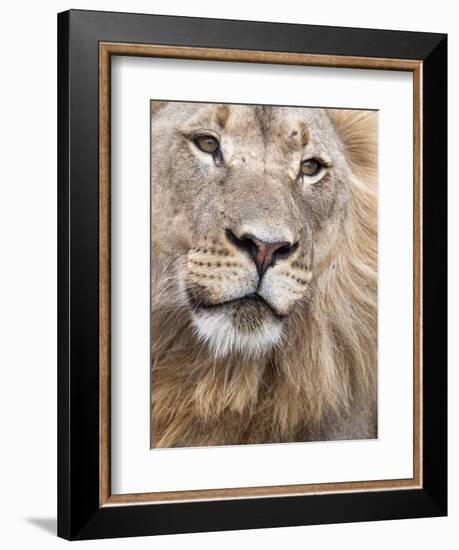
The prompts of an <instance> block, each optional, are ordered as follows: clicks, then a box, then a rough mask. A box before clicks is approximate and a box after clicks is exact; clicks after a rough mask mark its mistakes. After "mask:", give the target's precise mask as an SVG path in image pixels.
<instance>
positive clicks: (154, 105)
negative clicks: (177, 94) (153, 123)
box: [151, 99, 169, 115]
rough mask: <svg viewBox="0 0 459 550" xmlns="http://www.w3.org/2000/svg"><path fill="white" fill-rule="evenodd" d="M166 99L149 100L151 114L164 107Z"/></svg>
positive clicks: (166, 102)
mask: <svg viewBox="0 0 459 550" xmlns="http://www.w3.org/2000/svg"><path fill="white" fill-rule="evenodd" d="M168 103H169V102H168V101H157V100H156V99H153V100H152V101H151V114H152V115H155V114H156V113H158V112H159V111H160V110H161V109H164V107H165V106H166V105H167V104H168Z"/></svg>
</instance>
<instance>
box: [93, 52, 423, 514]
mask: <svg viewBox="0 0 459 550" xmlns="http://www.w3.org/2000/svg"><path fill="white" fill-rule="evenodd" d="M113 55H123V56H134V57H159V58H176V59H190V60H207V61H209V60H213V61H228V62H244V63H267V64H281V65H304V66H316V67H336V68H354V69H378V70H390V71H409V72H412V73H413V250H414V255H413V285H414V288H413V403H414V404H413V419H414V423H413V477H412V478H409V479H387V480H368V481H356V482H339V483H320V484H317V483H316V484H302V485H282V486H266V487H237V488H227V489H205V490H193V491H168V492H155V493H135V494H115V495H112V493H111V456H110V453H111V443H110V441H111V420H110V407H111V400H110V392H111V386H110V384H111V378H110V325H111V320H110V319H111V317H110V292H111V290H110V246H111V243H110V227H111V225H110V223H111V222H110V142H111V128H110V97H111V57H112V56H113ZM99 265H100V268H99V295H100V298H99V327H100V329H99V352H100V359H99V381H100V390H99V391H100V411H99V413H100V417H99V419H100V436H99V438H100V439H99V450H100V486H99V505H100V507H102V506H120V505H127V504H129V505H133V504H139V505H142V504H154V503H157V504H159V503H164V502H179V501H180V502H184V501H196V500H222V499H241V498H256V497H280V496H298V495H313V494H324V493H338V492H363V491H379V490H399V489H415V488H421V487H422V61H417V60H406V59H383V58H369V57H350V56H339V55H318V54H301V53H284V52H268V51H252V50H229V49H216V48H195V47H181V46H164V45H155V44H123V43H113V42H101V43H100V44H99Z"/></svg>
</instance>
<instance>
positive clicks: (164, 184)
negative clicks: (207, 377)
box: [152, 103, 350, 356]
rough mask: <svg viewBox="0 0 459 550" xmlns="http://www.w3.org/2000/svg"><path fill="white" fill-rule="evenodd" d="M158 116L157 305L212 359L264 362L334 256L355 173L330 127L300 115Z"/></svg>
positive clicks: (189, 110)
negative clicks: (184, 321)
mask: <svg viewBox="0 0 459 550" xmlns="http://www.w3.org/2000/svg"><path fill="white" fill-rule="evenodd" d="M155 109H156V112H155ZM153 110H154V114H153V119H152V120H153V122H152V134H153V135H152V137H153V139H152V147H153V151H152V174H153V230H152V236H153V268H154V278H153V281H154V283H153V284H154V288H153V298H154V299H155V293H158V295H160V296H161V300H162V303H163V302H164V300H165V298H164V295H166V297H167V300H168V301H171V302H175V303H177V305H179V306H180V307H181V308H182V311H183V310H185V312H186V313H185V314H188V315H189V316H190V322H191V323H192V324H193V326H194V328H195V332H196V335H197V337H198V338H199V339H201V340H202V341H204V342H206V344H207V345H208V346H209V349H210V350H211V351H213V352H214V353H215V355H220V356H223V355H226V354H229V353H234V352H241V353H243V354H246V355H256V354H260V353H264V352H267V351H270V350H271V349H272V347H273V346H275V345H277V344H279V343H280V342H281V340H282V335H283V332H284V326H285V324H286V322H287V320H288V319H289V318H290V316H291V315H292V313H293V312H294V311H295V310H301V308H302V307H304V305H305V304H307V302H308V296H309V295H310V293H311V292H312V288H313V285H314V281H315V280H316V278H317V277H318V276H319V275H320V273H321V272H322V271H323V270H324V269H325V268H326V267H329V266H330V265H331V264H332V262H333V259H334V255H335V252H336V250H337V247H338V246H339V241H340V239H339V237H340V232H341V231H342V223H343V220H344V219H345V216H346V211H347V204H348V200H349V184H348V183H347V182H348V180H349V174H350V168H349V166H348V165H347V162H346V159H345V155H344V154H343V150H342V144H341V142H340V140H339V138H338V136H337V133H336V132H335V129H334V126H333V123H332V120H331V119H330V117H329V115H328V114H327V111H325V110H318V109H306V108H285V107H284V108H276V107H258V106H239V105H211V104H181V103H168V104H165V105H164V104H157V105H156V106H155V104H153ZM166 281H167V283H166Z"/></svg>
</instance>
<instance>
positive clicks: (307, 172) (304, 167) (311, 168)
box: [301, 159, 322, 177]
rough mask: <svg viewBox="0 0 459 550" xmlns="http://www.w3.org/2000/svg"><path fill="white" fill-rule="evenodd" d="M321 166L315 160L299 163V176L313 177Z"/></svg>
mask: <svg viewBox="0 0 459 550" xmlns="http://www.w3.org/2000/svg"><path fill="white" fill-rule="evenodd" d="M321 168H322V165H321V164H320V162H319V161H317V160H315V159H309V160H305V161H303V162H302V163H301V175H302V176H309V177H311V176H315V175H316V174H318V173H319V172H320V169H321Z"/></svg>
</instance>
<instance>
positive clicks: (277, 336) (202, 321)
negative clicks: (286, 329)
mask: <svg viewBox="0 0 459 550" xmlns="http://www.w3.org/2000/svg"><path fill="white" fill-rule="evenodd" d="M243 309H244V311H243V310H242V308H240V307H238V305H234V304H232V305H229V306H224V307H222V308H218V309H212V310H201V311H194V312H193V314H192V322H193V327H194V330H195V332H196V335H197V337H198V339H199V340H200V341H201V342H203V343H205V344H206V345H207V347H208V349H209V350H210V352H211V353H212V355H214V356H215V357H217V358H224V357H227V356H230V355H234V354H237V355H241V356H243V357H246V358H251V357H252V358H253V357H259V356H261V355H265V354H267V353H269V352H270V351H271V350H272V349H273V348H274V347H275V346H277V345H278V344H279V343H280V342H281V340H282V321H281V320H280V319H277V318H276V317H274V316H273V315H272V314H271V313H270V312H268V311H266V310H264V309H262V306H260V307H259V308H258V307H257V308H256V311H255V310H254V309H248V310H247V311H246V308H243ZM255 313H257V315H255Z"/></svg>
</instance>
